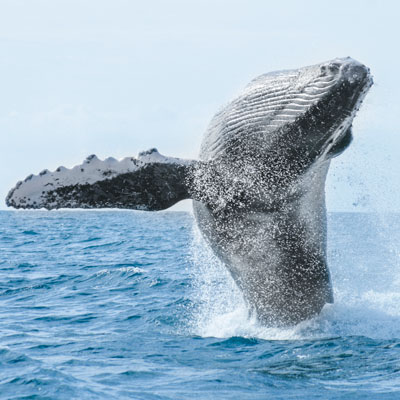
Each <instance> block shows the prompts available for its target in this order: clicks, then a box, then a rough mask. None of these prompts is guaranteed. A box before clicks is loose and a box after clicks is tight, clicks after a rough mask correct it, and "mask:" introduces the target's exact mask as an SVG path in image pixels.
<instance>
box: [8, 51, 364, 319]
mask: <svg viewBox="0 0 400 400" xmlns="http://www.w3.org/2000/svg"><path fill="white" fill-rule="evenodd" d="M371 85H372V77H371V75H370V72H369V69H368V68H367V67H365V66H364V65H363V64H361V63H359V62H357V61H355V60H353V59H351V58H341V59H340V58H338V59H334V60H332V61H328V62H324V63H321V64H318V65H313V66H309V67H304V68H300V69H297V70H288V71H278V72H272V73H268V74H264V75H261V76H260V77H258V78H256V79H254V80H253V81H252V82H250V84H249V85H248V86H247V87H246V88H245V89H244V90H243V91H242V92H241V93H240V94H239V95H238V96H237V97H236V98H235V99H233V100H232V101H231V102H230V103H228V104H227V105H226V106H225V107H223V108H222V109H221V110H220V111H219V112H218V113H217V114H216V115H215V116H214V118H213V119H212V120H211V123H210V125H209V127H208V129H207V131H206V133H205V136H204V139H203V143H202V146H201V150H200V157H199V160H197V161H196V160H182V159H178V158H172V157H165V156H163V155H161V154H160V153H158V151H157V150H156V149H151V150H149V151H147V152H143V153H140V154H139V156H138V158H133V157H127V158H124V159H123V160H120V161H118V160H116V159H114V158H108V159H106V160H104V161H101V160H99V159H98V158H97V157H96V156H94V155H93V156H89V157H88V158H87V159H86V160H85V161H84V162H83V163H82V164H81V165H78V166H76V167H74V168H72V169H67V168H64V167H59V168H58V169H57V170H56V171H54V172H50V171H48V170H44V171H42V172H41V173H40V174H39V175H37V176H34V175H30V176H28V177H27V178H26V179H25V180H24V181H23V182H18V183H17V184H16V186H15V187H14V188H13V189H12V190H11V191H10V192H9V194H8V196H7V198H6V203H7V205H9V206H12V207H15V208H46V209H57V208H62V207H67V208H104V207H113V208H114V207H116V208H129V209H136V210H147V211H151V210H162V209H166V208H168V207H170V206H172V205H173V204H175V203H176V202H178V201H180V200H183V199H193V200H194V202H193V207H194V214H195V218H196V221H197V224H198V226H199V228H200V230H201V232H202V234H203V236H204V238H205V239H206V241H207V242H208V244H209V245H210V246H211V248H212V249H213V251H214V253H215V254H216V255H217V256H218V257H219V258H220V259H221V260H222V261H223V262H224V264H225V265H226V267H227V268H228V270H229V271H230V273H231V274H232V276H233V278H234V280H235V282H236V283H237V285H238V286H239V288H240V289H241V290H242V292H243V295H244V298H245V299H246V301H247V303H248V305H249V310H250V311H251V312H253V313H255V314H256V315H257V317H258V319H259V320H260V321H261V322H262V323H264V324H269V325H289V324H295V323H298V322H300V321H303V320H305V319H308V318H311V317H313V316H315V315H317V314H318V313H319V312H320V311H321V309H322V307H323V306H324V305H325V304H326V303H332V302H333V294H332V286H331V281H330V274H329V269H328V266H327V260H326V230H327V227H326V209H325V179H326V175H327V172H328V168H329V164H330V160H331V159H332V158H333V157H336V156H337V155H339V154H340V153H341V152H343V151H344V150H345V149H346V148H347V146H348V145H349V144H350V142H351V139H352V129H351V125H352V121H353V118H354V116H355V113H356V112H357V111H358V109H359V107H360V105H361V102H362V100H363V99H364V96H365V94H366V93H367V91H368V89H369V88H370V86H371Z"/></svg>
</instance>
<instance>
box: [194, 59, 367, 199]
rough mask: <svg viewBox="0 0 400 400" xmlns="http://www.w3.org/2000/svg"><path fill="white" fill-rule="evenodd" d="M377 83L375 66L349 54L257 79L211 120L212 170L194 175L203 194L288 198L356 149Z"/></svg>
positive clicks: (208, 155) (207, 144) (207, 140)
mask: <svg viewBox="0 0 400 400" xmlns="http://www.w3.org/2000/svg"><path fill="white" fill-rule="evenodd" d="M371 85H372V77H371V74H370V72H369V69H368V68H367V67H366V66H364V65H363V64H361V63H360V62H358V61H356V60H354V59H351V58H349V57H348V58H336V59H334V60H331V61H327V62H323V63H320V64H317V65H312V66H308V67H303V68H299V69H297V70H286V71H278V72H272V73H267V74H264V75H261V76H259V77H258V78H256V79H254V80H253V81H252V82H250V84H249V85H248V86H247V87H246V88H245V89H244V90H243V91H242V92H241V93H240V94H239V95H238V96H237V97H236V98H235V99H234V100H232V101H231V102H230V103H228V104H227V105H226V106H225V107H224V108H222V109H221V110H220V111H219V112H218V113H217V114H216V115H215V116H214V118H213V119H212V120H211V123H210V125H209V128H208V130H207V132H206V134H205V136H204V139H203V143H202V147H201V152H200V159H201V160H202V161H204V162H205V163H208V162H211V163H212V167H211V168H209V170H210V171H211V172H208V169H207V168H208V167H202V168H201V170H200V172H199V173H198V174H197V176H196V177H195V180H196V181H197V182H199V183H198V185H197V186H198V187H199V188H200V189H199V190H197V192H208V193H210V192H217V195H215V196H214V197H216V198H219V197H223V196H225V197H226V193H227V192H230V191H231V192H234V193H236V192H238V191H240V190H239V189H238V188H243V190H241V191H240V192H245V195H246V196H247V197H249V198H251V199H254V198H256V199H261V200H259V202H262V203H266V200H265V199H266V198H270V199H271V201H269V202H276V199H277V198H279V201H281V200H280V199H281V198H282V196H286V194H287V193H289V192H290V190H291V189H290V188H293V187H297V186H298V185H297V183H298V181H299V180H302V179H305V178H306V177H307V176H309V172H310V173H311V174H314V172H315V171H316V170H320V171H326V168H327V166H328V164H329V160H330V159H331V158H332V157H334V156H337V155H338V154H340V153H341V152H342V151H343V150H344V149H345V148H346V147H347V146H348V145H349V143H350V142H351V139H352V133H351V125H352V121H353V118H354V117H355V114H356V112H357V110H358V109H359V107H360V105H361V102H362V100H363V99H364V97H365V95H366V93H367V91H368V89H369V88H370V86H371ZM320 166H321V167H322V169H321V168H320ZM324 168H325V169H324ZM216 171H217V172H216ZM324 174H325V172H324V173H323V174H322V175H321V176H325V175H324ZM216 176H218V179H216ZM321 179H322V178H321ZM216 180H217V181H218V187H214V186H216V185H214V184H213V182H214V181H216ZM235 185H236V186H238V188H236V186H235ZM303 186H304V185H303ZM210 187H213V190H210V189H209V188H210ZM232 188H233V189H232ZM260 188H261V189H260ZM199 197H200V196H199ZM231 197H232V198H233V197H234V198H235V199H236V197H237V196H236V195H235V196H233V195H232V196H231ZM241 197H244V195H241ZM235 201H236V200H235ZM257 201H258V200H257ZM249 203H251V204H253V203H254V201H253V202H252V200H249Z"/></svg>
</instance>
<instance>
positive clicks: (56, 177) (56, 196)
mask: <svg viewBox="0 0 400 400" xmlns="http://www.w3.org/2000/svg"><path fill="white" fill-rule="evenodd" d="M195 163H196V162H195V161H191V160H182V159H178V158H172V157H165V156H163V155H161V154H160V153H159V152H158V151H157V150H156V149H151V150H148V151H146V152H142V153H140V154H139V156H138V158H133V157H127V158H124V159H123V160H121V161H118V160H116V159H114V158H107V159H106V160H104V161H101V160H99V159H98V158H97V157H96V156H95V155H92V156H89V157H88V158H87V159H86V160H85V161H84V162H83V163H82V164H81V165H77V166H75V167H73V168H71V169H67V168H64V167H59V168H57V170H56V171H54V172H50V171H48V170H44V171H42V172H41V173H40V174H39V175H36V176H35V175H30V176H28V177H27V178H26V179H25V180H24V181H23V182H22V181H20V182H18V183H17V184H16V186H15V187H14V188H13V189H11V190H10V192H9V193H8V196H7V198H6V203H7V205H8V206H12V207H15V208H46V209H48V210H51V209H57V208H130V209H134V210H148V211H155V210H163V209H166V208H168V207H170V206H172V205H174V204H175V203H177V202H178V201H180V200H184V199H187V198H190V194H189V190H188V181H189V179H188V175H189V173H190V170H191V169H192V167H193V166H194V165H195Z"/></svg>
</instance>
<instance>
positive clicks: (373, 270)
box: [0, 211, 400, 400]
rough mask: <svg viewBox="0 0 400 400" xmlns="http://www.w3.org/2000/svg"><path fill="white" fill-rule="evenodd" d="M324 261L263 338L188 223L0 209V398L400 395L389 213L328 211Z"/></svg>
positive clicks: (396, 230) (399, 326) (398, 274)
mask: <svg viewBox="0 0 400 400" xmlns="http://www.w3.org/2000/svg"><path fill="white" fill-rule="evenodd" d="M328 260H329V265H330V270H331V275H332V281H333V287H334V295H335V303H334V304H333V305H328V306H326V307H325V308H324V309H323V311H322V313H321V315H319V316H318V317H317V318H315V319H313V320H310V321H306V322H303V323H301V324H299V325H297V326H295V327H292V328H286V329H279V328H271V327H265V326H261V325H260V324H258V323H257V321H256V320H254V319H253V318H251V317H249V316H248V313H247V309H246V305H245V303H244V301H243V298H242V296H241V293H240V291H239V290H238V289H237V287H236V286H235V284H234V283H233V281H232V279H231V277H230V276H229V274H228V273H227V272H226V270H225V268H224V266H223V265H221V263H220V262H219V261H218V260H217V259H216V258H215V257H214V256H213V255H212V253H211V252H210V250H209V249H208V248H207V246H206V245H205V243H204V241H203V240H202V238H201V235H200V234H199V232H198V231H197V229H196V226H195V222H194V220H193V217H192V215H191V214H189V213H184V212H154V213H146V212H139V211H52V212H46V211H1V212H0V398H1V399H118V400H121V399H143V400H144V399H148V400H150V399H151V400H156V399H157V400H161V399H163V400H164V399H174V400H175V399H185V400H186V399H207V400H210V399H243V400H245V399H398V398H400V214H386V215H379V214H365V213H330V214H329V215H328Z"/></svg>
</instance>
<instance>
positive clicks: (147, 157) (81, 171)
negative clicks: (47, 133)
mask: <svg viewBox="0 0 400 400" xmlns="http://www.w3.org/2000/svg"><path fill="white" fill-rule="evenodd" d="M155 163H157V164H175V165H182V166H189V165H190V164H191V163H192V161H190V160H184V159H179V158H174V157H166V156H164V155H162V154H160V153H159V152H158V151H157V150H156V149H151V150H148V151H144V152H141V153H139V155H138V157H137V158H134V157H126V158H123V159H121V160H117V159H115V158H113V157H109V158H106V159H105V160H100V159H99V158H97V157H96V155H94V154H93V155H91V156H89V157H87V158H86V160H85V161H84V162H83V163H82V164H80V165H76V166H75V167H73V168H71V169H68V168H65V167H62V166H61V167H58V168H57V169H56V170H55V171H54V172H50V171H49V170H47V169H45V170H43V171H42V172H40V173H39V174H38V175H29V176H28V177H27V178H25V180H24V181H19V182H18V183H17V184H16V186H15V188H13V189H12V190H10V192H9V194H8V196H7V198H6V203H7V204H8V205H11V206H13V207H22V208H28V207H30V208H40V207H46V208H56V207H55V206H56V204H54V207H53V204H48V201H47V200H46V196H47V195H48V194H49V193H50V192H53V191H55V190H57V189H60V188H65V187H72V186H76V185H93V184H95V183H98V182H102V181H107V180H108V181H109V180H111V179H113V178H115V177H117V176H119V175H122V174H127V173H134V172H137V171H139V170H140V169H142V168H143V167H145V166H146V165H150V164H155ZM76 206H79V205H78V203H77V205H76Z"/></svg>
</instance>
